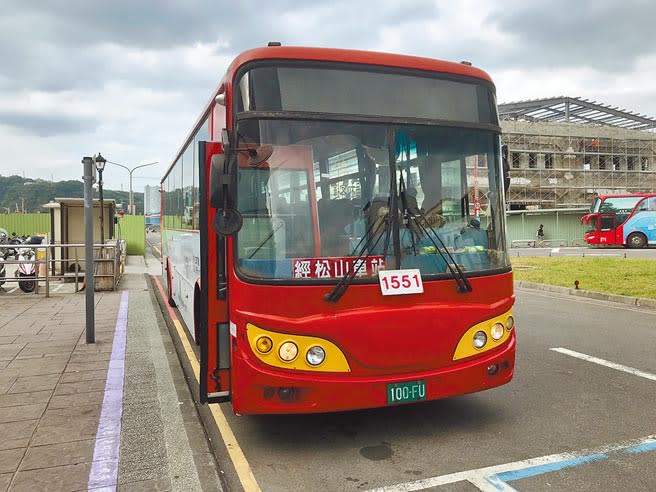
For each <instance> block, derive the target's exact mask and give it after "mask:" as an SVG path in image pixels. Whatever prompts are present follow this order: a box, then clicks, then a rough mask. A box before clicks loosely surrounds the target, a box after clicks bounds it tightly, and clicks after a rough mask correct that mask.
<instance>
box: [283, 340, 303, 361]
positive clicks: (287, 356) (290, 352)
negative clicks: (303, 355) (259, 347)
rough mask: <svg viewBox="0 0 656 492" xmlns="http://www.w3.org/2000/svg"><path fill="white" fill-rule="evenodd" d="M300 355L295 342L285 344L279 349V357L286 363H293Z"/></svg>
mask: <svg viewBox="0 0 656 492" xmlns="http://www.w3.org/2000/svg"><path fill="white" fill-rule="evenodd" d="M297 355H298V347H297V346H296V344H295V343H294V342H284V343H283V344H282V345H281V346H280V348H279V349H278V357H280V358H281V359H282V360H283V361H285V362H291V361H293V360H294V359H295V358H296V356H297Z"/></svg>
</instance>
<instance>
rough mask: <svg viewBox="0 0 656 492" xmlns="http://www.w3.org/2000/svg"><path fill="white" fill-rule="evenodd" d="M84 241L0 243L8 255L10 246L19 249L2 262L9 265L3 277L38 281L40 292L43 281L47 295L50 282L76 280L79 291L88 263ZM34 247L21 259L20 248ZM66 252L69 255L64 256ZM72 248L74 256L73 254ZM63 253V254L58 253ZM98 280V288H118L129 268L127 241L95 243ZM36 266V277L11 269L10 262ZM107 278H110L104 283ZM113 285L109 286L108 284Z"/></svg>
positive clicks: (1, 253) (95, 269) (9, 280)
mask: <svg viewBox="0 0 656 492" xmlns="http://www.w3.org/2000/svg"><path fill="white" fill-rule="evenodd" d="M84 247H85V245H84V244H0V255H1V256H2V257H4V256H5V251H6V250H7V249H12V250H15V252H16V254H15V255H12V256H9V257H8V258H7V259H6V260H4V261H3V262H2V264H3V265H4V266H5V274H4V275H5V276H4V277H3V278H1V279H0V280H3V281H4V282H6V283H11V282H16V283H19V282H25V281H34V282H35V286H34V287H35V288H34V293H36V294H38V293H39V290H40V289H39V288H40V286H41V285H40V284H41V283H43V284H44V287H45V296H46V297H50V283H51V282H52V281H66V280H70V279H71V278H72V279H73V282H75V292H78V291H79V290H80V283H82V284H84V276H85V271H84V270H85V269H86V268H85V269H83V268H82V265H84V263H85V259H84V255H82V257H79V255H78V248H84ZM26 249H29V250H32V254H31V255H29V259H27V258H24V259H21V260H19V259H18V256H19V250H26ZM64 251H66V255H64V254H63V253H64ZM71 251H72V253H73V256H72V257H69V253H70V252H71ZM57 252H59V255H57V254H56V253H57ZM93 257H94V260H93V262H94V275H93V276H94V279H96V282H95V284H96V290H115V289H116V287H117V286H118V284H119V282H120V280H121V277H122V276H123V273H124V269H125V257H126V245H125V241H117V242H116V243H114V244H104V245H103V244H94V245H93ZM21 264H26V265H34V276H27V277H26V276H17V275H14V272H13V271H10V269H9V268H8V267H9V266H10V265H15V266H16V267H18V265H21ZM103 279H107V280H106V281H105V282H103ZM105 284H106V285H108V286H109V288H106V285H105Z"/></svg>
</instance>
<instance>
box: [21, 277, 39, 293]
mask: <svg viewBox="0 0 656 492" xmlns="http://www.w3.org/2000/svg"><path fill="white" fill-rule="evenodd" d="M18 287H20V290H22V291H23V292H27V293H28V294H29V293H30V292H34V288H35V287H36V280H19V281H18Z"/></svg>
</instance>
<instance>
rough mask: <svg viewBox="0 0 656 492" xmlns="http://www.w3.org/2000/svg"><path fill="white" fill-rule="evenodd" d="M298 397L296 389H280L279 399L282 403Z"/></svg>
mask: <svg viewBox="0 0 656 492" xmlns="http://www.w3.org/2000/svg"><path fill="white" fill-rule="evenodd" d="M295 397H296V390H295V389H294V388H278V398H280V399H281V400H282V401H290V400H293V399H294V398H295Z"/></svg>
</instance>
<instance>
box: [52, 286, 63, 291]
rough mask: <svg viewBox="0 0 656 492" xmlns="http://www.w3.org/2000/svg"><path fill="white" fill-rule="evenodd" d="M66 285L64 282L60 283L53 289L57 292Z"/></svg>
mask: <svg viewBox="0 0 656 492" xmlns="http://www.w3.org/2000/svg"><path fill="white" fill-rule="evenodd" d="M63 286H64V284H59V285H58V286H57V287H55V288H54V289H52V291H53V292H57V291H58V290H59V289H61V288H62V287H63Z"/></svg>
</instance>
